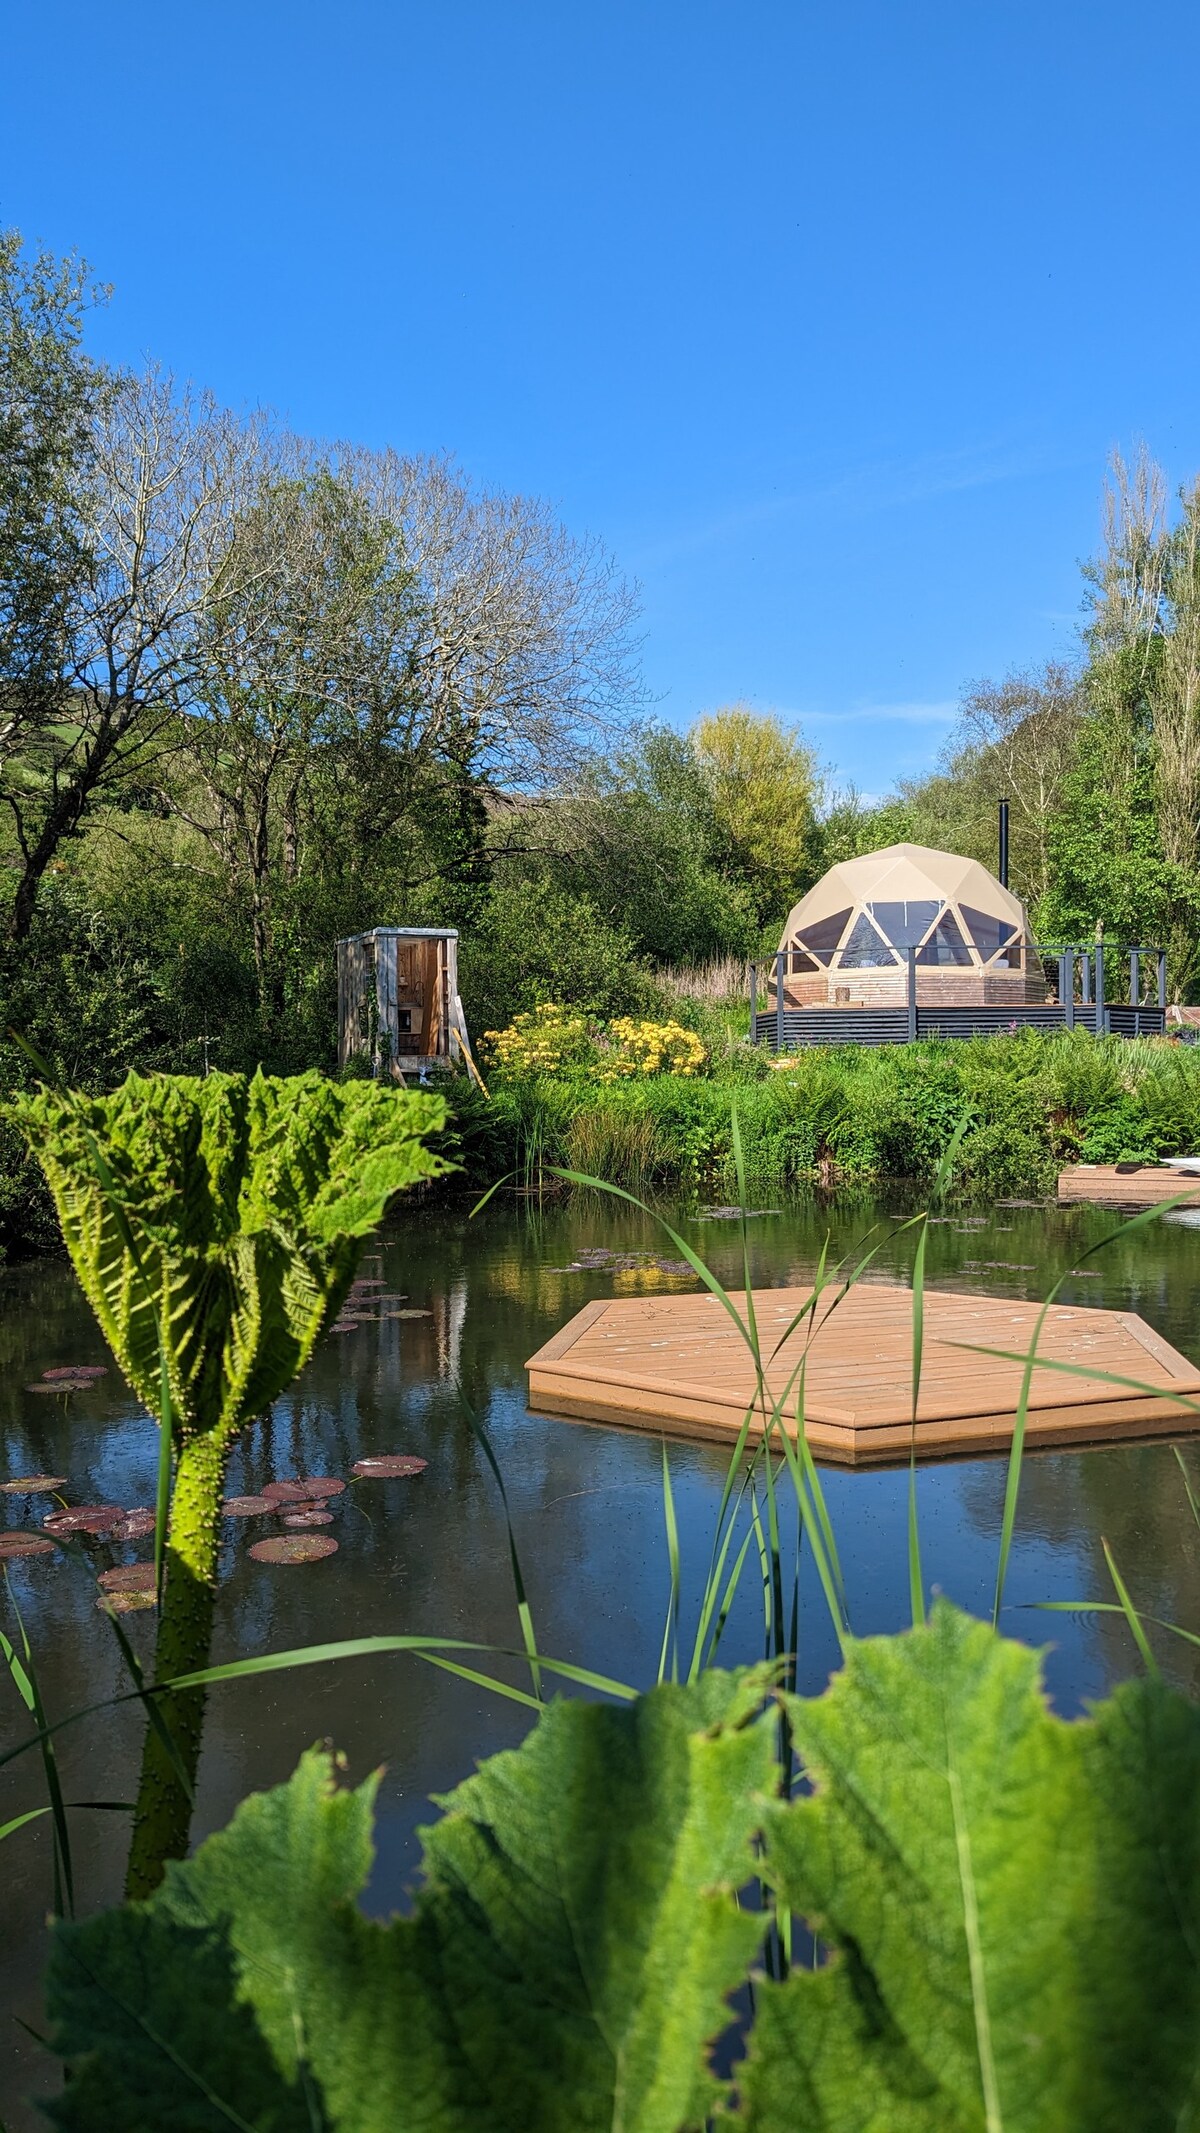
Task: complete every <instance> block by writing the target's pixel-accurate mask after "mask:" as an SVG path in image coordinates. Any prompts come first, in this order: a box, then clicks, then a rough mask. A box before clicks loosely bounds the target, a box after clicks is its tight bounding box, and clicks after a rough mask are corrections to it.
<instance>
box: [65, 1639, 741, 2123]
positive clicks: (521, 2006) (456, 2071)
mask: <svg viewBox="0 0 1200 2133" xmlns="http://www.w3.org/2000/svg"><path fill="white" fill-rule="evenodd" d="M763 1690H764V1680H763V1677H762V1676H761V1674H759V1673H750V1674H746V1675H742V1676H729V1675H718V1674H711V1675H709V1676H707V1677H706V1678H705V1679H704V1680H703V1681H702V1682H701V1683H700V1684H699V1685H698V1686H696V1687H694V1688H689V1689H679V1688H670V1687H668V1688H663V1689H659V1690H656V1691H655V1692H654V1693H653V1694H652V1695H649V1696H646V1697H643V1698H641V1699H640V1700H639V1701H638V1703H636V1704H635V1705H630V1706H625V1707H623V1708H621V1709H612V1708H609V1707H608V1706H605V1705H599V1704H584V1703H562V1704H557V1705H553V1706H551V1708H550V1709H549V1710H548V1711H547V1713H546V1714H545V1716H544V1717H543V1718H542V1719H541V1721H540V1722H539V1724H538V1726H537V1727H536V1729H535V1731H534V1732H533V1733H532V1734H531V1735H530V1737H529V1739H528V1740H527V1741H526V1742H525V1744H524V1746H523V1747H522V1748H520V1749H518V1750H515V1751H513V1752H511V1753H507V1754H503V1755H498V1756H496V1757H494V1758H492V1759H491V1760H490V1761H489V1762H488V1763H486V1764H484V1765H483V1767H482V1768H481V1769H480V1770H479V1771H478V1773H477V1774H476V1775H475V1776H474V1777H472V1778H470V1779H468V1780H467V1782H466V1783H465V1784H463V1785H462V1786H460V1787H459V1788H458V1790H457V1791H456V1792H454V1793H453V1794H451V1795H450V1797H449V1798H448V1799H447V1800H446V1801H445V1802H444V1803H443V1805H444V1809H445V1812H444V1815H443V1818H442V1820H441V1821H440V1822H438V1823H437V1824H436V1826H435V1827H434V1828H432V1829H431V1830H429V1831H427V1832H426V1848H425V1862H424V1865H425V1877H426V1878H425V1883H424V1886H423V1888H422V1890H421V1893H420V1896H419V1898H418V1901H417V1905H416V1910H415V1914H414V1916H413V1917H412V1918H411V1919H406V1920H397V1921H394V1922H393V1923H391V1924H390V1925H379V1924H376V1923H373V1922H372V1921H370V1920H368V1919H366V1918H364V1917H363V1916H362V1915H361V1914H360V1913H359V1912H358V1911H357V1909H356V1908H355V1907H354V1903H353V1897H354V1895H355V1893H356V1892H357V1891H358V1889H359V1888H360V1887H361V1886H362V1883H363V1881H364V1879H365V1877H366V1873H367V1870H368V1867H369V1863H370V1822H371V1813H372V1803H373V1795H374V1787H373V1786H372V1785H370V1784H368V1785H366V1786H364V1787H362V1788H361V1789H360V1790H359V1791H357V1792H353V1793H349V1792H341V1791H338V1790H337V1789H336V1788H335V1786H334V1783H333V1771H332V1767H331V1764H330V1762H329V1759H328V1758H327V1757H325V1756H323V1755H320V1754H316V1753H314V1754H311V1755H309V1756H307V1757H305V1759H304V1761H303V1762H302V1763H301V1765H300V1768H299V1770H298V1771H297V1773H296V1775H295V1777H294V1778H293V1779H292V1781H291V1783H290V1784H289V1785H287V1786H284V1787H282V1788H280V1789H279V1790H278V1791H276V1792H273V1793H268V1794H266V1795H264V1796H262V1797H259V1798H255V1799H251V1800H248V1801H247V1802H245V1803H244V1805H243V1806H242V1807H241V1808H240V1809H239V1811H238V1813H237V1815H236V1816H235V1818H234V1820H233V1822H232V1823H231V1824H230V1826H229V1828H228V1829H227V1830H225V1831H223V1832H222V1833H221V1834H220V1835H218V1836H215V1837H211V1838H209V1840H208V1842H207V1843H206V1844H204V1845H203V1846H202V1847H201V1848H200V1850H199V1852H198V1853H197V1855H196V1857H195V1858H194V1859H193V1860H191V1861H189V1862H188V1863H187V1864H185V1865H172V1866H170V1867H169V1868H168V1870H167V1878H166V1881H165V1883H164V1885H163V1887H162V1889H161V1890H160V1891H159V1892H158V1894H157V1895H156V1896H155V1897H154V1898H153V1899H152V1901H151V1902H150V1903H148V1904H146V1905H144V1906H138V1907H133V1908H131V1909H126V1910H125V1911H124V1912H118V1913H113V1914H110V1915H109V1916H107V1917H103V1918H99V1919H95V1920H92V1921H91V1922H89V1923H88V1924H86V1925H83V1926H73V1927H71V1928H69V1929H64V1930H63V1931H62V1932H56V1935H55V1949H54V1955H53V1961H52V1969H51V1983H50V2006H51V2013H52V2017H53V2019H54V2021H55V2023H56V2026H57V2032H58V2037H57V2041H58V2046H59V2049H60V2050H61V2051H63V2052H64V2053H65V2054H66V2055H67V2056H68V2057H70V2058H73V2059H74V2058H75V2057H76V2056H77V2055H79V2054H81V2053H82V2054H84V2055H86V2056H85V2059H84V2062H83V2064H82V2065H81V2066H80V2067H79V2070H78V2072H79V2078H77V2079H74V2080H72V2081H71V2082H70V2083H69V2084H68V2086H67V2088H66V2090H65V2092H64V2095H63V2098H62V2100H61V2101H60V2102H59V2103H58V2104H57V2105H56V2106H55V2107H54V2113H53V2115H54V2117H55V2120H56V2123H58V2124H59V2125H61V2126H63V2127H67V2128H70V2129H72V2133H100V2129H102V2128H103V2129H104V2133H110V2129H111V2128H113V2127H119V2128H124V2127H125V2126H126V2125H128V2126H130V2127H132V2126H135V2125H137V2126H141V2125H143V2124H144V2125H145V2126H147V2127H150V2126H153V2127H156V2128H157V2127H160V2126H165V2125H167V2124H171V2125H174V2124H175V2123H180V2124H186V2125H187V2126H188V2128H189V2133H191V2129H192V2128H193V2127H194V2128H195V2129H196V2133H209V2129H210V2128H212V2129H216V2128H218V2127H226V2126H228V2125H229V2124H230V2123H240V2122H241V2121H240V2119H232V2120H231V2119H230V2117H229V2116H228V2110H229V2108H230V2107H233V2108H236V2109H237V2110H239V2111H240V2112H242V2114H243V2116H249V2117H250V2119H251V2122H252V2123H253V2124H255V2125H256V2126H257V2125H259V2124H261V2125H263V2126H264V2127H267V2126H271V2127H273V2126H275V2125H278V2126H280V2127H287V2128H289V2133H290V2128H291V2126H292V2124H293V2119H292V2118H291V2117H289V2116H288V2115H287V2114H288V2112H289V2110H291V2109H292V2108H293V2105H294V2102H295V2099H296V2098H297V2097H298V2096H299V2095H300V2094H301V2091H302V2088H303V2087H304V2085H305V2083H307V2104H308V2107H309V2108H310V2109H311V2111H312V2113H313V2117H312V2121H311V2122H312V2124H314V2125H328V2126H331V2127H335V2128H337V2129H338V2133H406V2129H408V2128H413V2129H417V2128H420V2129H421V2133H467V2129H468V2128H469V2129H470V2133H493V2129H494V2133H560V2129H561V2133H568V2129H570V2133H591V2129H596V2133H599V2129H602V2128H603V2129H608V2133H615V2129H620V2133H663V2129H666V2128H671V2129H675V2128H679V2127H683V2126H694V2125H696V2124H698V2123H700V2122H701V2121H702V2119H703V2117H704V2115H705V2112H706V2110H707V2108H708V2106H709V2104H710V2102H711V2101H712V2100H713V2099H714V2097H716V2096H717V2095H718V2094H719V2093H720V2091H719V2085H718V2084H717V2083H716V2082H715V2081H714V2080H713V2079H712V2077H711V2076H710V2075H709V2074H708V2073H707V2072H706V2071H705V2045H706V2043H707V2042H708V2040H710V2039H712V2038H714V2037H715V2036H716V2035H717V2034H718V2033H719V2032H720V2030H721V2029H722V2028H723V2027H724V2026H725V2024H726V2022H727V2020H728V2019H729V2016H728V2009H727V2006H726V1995H727V1994H728V1993H729V1992H730V1991H731V1990H732V1989H733V1988H734V1987H736V1986H737V1985H738V1984H739V1982H740V1981H741V1980H742V1979H743V1978H744V1977H745V1975H746V1971H747V1966H748V1964H749V1962H750V1960H751V1958H752V1955H753V1952H754V1949H755V1947H756V1945H757V1943H758V1940H759V1938H760V1934H761V1925H762V1921H761V1918H756V1916H755V1915H754V1914H753V1913H752V1912H743V1911H741V1910H739V1908H738V1905H737V1903H736V1900H735V1894H734V1892H735V1891H736V1889H737V1888H738V1887H739V1885H741V1884H742V1883H744V1882H746V1881H748V1880H749V1879H750V1878H751V1876H752V1874H753V1872H754V1858H753V1854H752V1848H751V1840H752V1837H753V1833H754V1831H755V1828H756V1826H757V1824H758V1821H759V1819H760V1815H761V1797H760V1795H761V1792H762V1790H763V1789H764V1788H765V1787H767V1786H768V1785H769V1782H770V1778H771V1772H772V1735H773V1727H772V1724H771V1721H770V1719H769V1718H764V1717H763V1716H762V1715H761V1710H762V1698H763ZM163 1936H166V1938H164V1937H163ZM160 1952H161V1960H162V1963H163V1966H164V1969H163V1975H162V1977H161V1980H160V1979H159V1978H158V1976H157V1974H156V1964H157V1962H158V1960H159V1955H160ZM223 1952H224V1955H225V1958H226V1963H227V1967H226V1969H225V1971H224V1972H223V1973H221V1974H220V1977H219V1978H218V1968H219V1958H220V1957H221V1955H222V1953H223ZM115 1971H119V1974H120V1975H121V1976H122V1977H123V1978H136V1979H137V1980H138V1981H139V1988H140V1999H139V2005H138V2014H139V2018H140V2019H139V2022H138V2025H137V2027H136V2032H135V2029H134V2027H133V2025H132V2024H131V2019H130V2017H129V2015H128V2013H127V2012H126V2010H125V2009H124V2008H123V2007H122V2008H119V2009H113V2008H112V2007H111V2006H110V2001H109V1999H108V1997H106V1994H105V1990H104V1982H103V1981H105V1980H106V1979H107V1978H108V1977H110V1976H111V1975H112V1974H113V1973H114V1972H115ZM168 1973H169V1974H168ZM189 1976H190V1977H191V1978H192V1979H193V1980H194V1988H195V1993H196V1996H197V1999H198V2000H199V1999H202V1998H203V1997H204V1996H205V1995H206V1994H207V1995H212V1997H211V1999H210V2001H209V2007H208V2022H207V2025H205V2024H197V2023H195V2022H194V2021H193V2022H191V2023H190V2024H189V2026H188V2028H187V2032H186V2053H185V2052H184V2050H183V2047H182V2044H181V2043H180V2041H179V2040H178V2039H177V2038H174V2037H172V2044H173V2049H172V2051H171V2052H169V2053H168V2051H167V2050H166V2049H162V2050H161V2051H160V2052H159V2055H158V2059H157V2061H156V2060H155V2057H154V2052H153V2049H152V2047H151V2045H150V2043H149V2042H148V2038H149V2037H150V2035H151V2033H152V2032H153V2033H154V2034H156V2035H161V2034H165V2035H167V2036H171V2035H172V2032H171V2024H172V2020H173V2015H174V2011H175V2009H176V2007H177V2005H178V2000H179V1995H180V1993H181V1991H183V1990H186V1981H187V1979H188V1977H189ZM88 1980H96V1981H99V1982H96V1983H94V1984H89V1983H88V1982H87V1981H88ZM214 1985H215V1987H216V1989H215V1993H214ZM248 2015H252V2016H253V2039H252V2040H251V2041H253V2043H254V2044H255V2046H256V2047H260V2048H261V2049H262V2050H264V2051H266V2052H268V2053H269V2054H270V2055H271V2057H272V2059H273V2061H274V2064H275V2066H276V2068H277V2083H278V2087H277V2090H276V2091H273V2092H270V2094H269V2095H268V2096H266V2098H265V2099H264V2100H263V2101H262V2102H261V2104H260V2103H258V2102H256V2104H255V2109H256V2110H259V2111H260V2113H261V2115H260V2116H258V2117H255V2116H254V2113H253V2111H249V2112H248V2111H247V2110H246V2108H245V2105H244V2104H243V2102H242V2100H241V2099H242V2092H241V2090H240V2089H239V2086H238V2083H239V2081H240V2079H241V2075H240V2073H239V2067H240V2066H241V2065H242V2064H243V2063H244V2064H245V2065H246V2066H247V2067H248V2068H249V2069H250V2073H251V2074H253V2076H254V2079H255V2080H257V2079H258V2074H259V2072H260V2071H261V2062H260V2061H259V2060H257V2059H254V2058H253V2055H252V2053H251V2048H250V2042H249V2041H247V2039H246V2036H245V2033H244V2030H245V2022H246V2018H247V2016H248ZM227 2023H228V2024H229V2026H230V2035H231V2037H233V2038H234V2043H227V2041H226V2038H225V2036H224V2030H225V2025H226V2024H227ZM210 2038H211V2043H210V2041H209V2040H210ZM235 2044H236V2051H237V2053H238V2054H239V2055H240V2056H239V2057H238V2058H237V2060H236V2061H235V2059H234V2056H233V2055H234V2048H235ZM181 2057H186V2061H187V2066H188V2068H189V2069H190V2073H188V2074H187V2075H186V2077H185V2076H184V2075H181V2068H180V2063H179V2062H180V2059H181ZM183 2078H187V2079H190V2081H191V2083H192V2101H191V2105H190V2110H191V2115H190V2116H189V2117H187V2118H186V2119H184V2118H179V2119H176V2118H175V2117H174V2116H172V2112H173V2110H174V2109H175V2099H176V2098H177V2097H178V2095H179V2093H180V2082H181V2079H183ZM249 2078H250V2075H249V2074H248V2076H247V2079H248V2080H249ZM254 2093H255V2095H256V2097H262V2096H263V2091H262V2086H261V2082H260V2083H259V2086H258V2088H257V2089H256V2090H255V2091H254ZM134 2097H136V2098H137V2107H138V2108H139V2109H140V2110H141V2112H142V2116H141V2117H138V2116H137V2115H136V2112H135V2110H134V2105H133V2101H132V2099H133V2098H134ZM118 2104H119V2108H118V2107H117V2106H118ZM271 2112H274V2113H275V2115H274V2116H271V2115H270V2113H271ZM122 2113H124V2115H121V2114H122ZM223 2113H224V2114H225V2115H222V2114H223ZM206 2114H207V2115H206Z"/></svg>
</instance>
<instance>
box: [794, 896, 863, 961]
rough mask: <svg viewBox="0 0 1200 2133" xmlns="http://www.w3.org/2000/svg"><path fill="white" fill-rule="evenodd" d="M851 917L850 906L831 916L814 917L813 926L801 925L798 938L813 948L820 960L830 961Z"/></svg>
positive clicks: (803, 944)
mask: <svg viewBox="0 0 1200 2133" xmlns="http://www.w3.org/2000/svg"><path fill="white" fill-rule="evenodd" d="M849 918H850V906H849V905H847V906H846V909H845V910H844V911H835V912H833V914H832V916H831V917H829V918H818V919H814V921H813V923H812V925H811V926H801V927H800V928H799V929H798V931H797V933H796V939H797V941H798V942H799V943H800V944H801V946H802V947H805V948H808V949H810V950H811V952H812V954H813V955H815V956H816V957H817V958H818V960H819V961H820V962H822V963H828V961H829V959H830V957H831V956H832V955H833V953H834V950H835V949H836V947H837V944H838V942H839V941H840V940H841V937H842V935H843V933H844V932H845V930H846V926H847V923H848V921H849Z"/></svg>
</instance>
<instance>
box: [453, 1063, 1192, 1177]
mask: <svg viewBox="0 0 1200 2133" xmlns="http://www.w3.org/2000/svg"><path fill="white" fill-rule="evenodd" d="M735 1105H736V1108H737V1115H738V1121H739V1126H740V1131H741V1137H742V1145H743V1150H744V1155H745V1162H746V1168H747V1174H748V1176H749V1177H750V1179H751V1180H752V1182H753V1183H754V1186H755V1188H756V1190H770V1189H776V1190H778V1189H780V1188H783V1187H786V1186H788V1185H790V1184H796V1183H802V1182H805V1181H810V1180H813V1179H815V1178H820V1179H821V1180H822V1182H824V1183H826V1184H829V1183H832V1182H841V1183H843V1184H850V1183H854V1182H859V1183H862V1184H870V1183H872V1182H874V1181H876V1180H878V1179H880V1178H897V1179H910V1180H912V1181H913V1182H914V1183H917V1184H922V1183H927V1182H928V1181H929V1180H930V1179H931V1178H932V1176H933V1175H934V1172H935V1171H936V1169H937V1165H938V1163H939V1161H940V1160H941V1157H942V1155H943V1154H944V1152H945V1150H946V1148H947V1146H948V1145H949V1142H950V1138H951V1135H952V1134H953V1132H954V1129H955V1127H956V1126H957V1124H958V1122H959V1120H960V1119H962V1118H964V1117H965V1118H966V1121H967V1128H966V1133H965V1137H964V1139H963V1142H962V1146H961V1148H960V1151H959V1154H958V1158H957V1160H956V1164H955V1180H956V1186H957V1189H958V1190H959V1191H961V1192H964V1193H969V1194H978V1195H980V1196H986V1195H989V1194H990V1195H996V1194H1001V1193H1007V1192H1028V1191H1042V1190H1045V1189H1046V1188H1047V1187H1048V1186H1050V1185H1051V1184H1052V1181H1053V1178H1054V1174H1055V1171H1056V1169H1057V1168H1058V1167H1059V1166H1061V1164H1062V1163H1063V1162H1065V1161H1075V1160H1078V1159H1080V1158H1082V1159H1083V1160H1085V1161H1089V1162H1124V1161H1141V1160H1147V1161H1153V1160H1156V1159H1157V1157H1158V1156H1159V1155H1170V1154H1185V1153H1188V1152H1190V1151H1191V1150H1192V1149H1194V1148H1195V1147H1196V1146H1197V1145H1198V1144H1200V1055H1198V1054H1197V1053H1196V1052H1195V1051H1193V1050H1192V1049H1191V1048H1189V1047H1184V1046H1176V1045H1171V1044H1163V1043H1161V1042H1157V1041H1153V1040H1151V1041H1146V1042H1129V1041H1127V1040H1125V1039H1121V1038H1111V1039H1107V1040H1105V1041H1104V1042H1102V1043H1097V1042H1096V1040H1095V1039H1094V1038H1093V1037H1091V1036H1089V1035H1088V1034H1087V1033H1086V1032H1085V1031H1082V1030H1081V1031H1078V1032H1076V1033H1075V1034H1074V1035H1066V1034H1059V1035H1053V1036H1042V1035H1039V1034H1037V1033H1035V1032H1032V1031H1026V1032H1025V1033H1023V1034H1021V1035H1019V1036H1016V1037H1011V1036H998V1037H980V1038H975V1039H972V1040H969V1041H955V1042H953V1043H944V1044H934V1043H928V1044H918V1045H904V1046H901V1045H896V1046H880V1047H879V1048H878V1049H874V1050H872V1049H861V1050H859V1049H856V1048H854V1047H851V1046H845V1047H839V1048H837V1049H829V1050H825V1049H821V1050H817V1049H814V1050H812V1051H801V1052H798V1053H796V1054H795V1055H793V1056H792V1057H791V1058H789V1060H788V1062H787V1064H786V1065H784V1066H780V1067H773V1066H772V1065H771V1064H770V1063H769V1059H768V1057H767V1055H766V1054H765V1053H763V1052H762V1051H756V1050H754V1049H753V1048H752V1047H750V1046H748V1045H730V1046H727V1048H726V1049H725V1051H724V1052H722V1051H720V1050H717V1051H716V1052H715V1053H714V1056H713V1058H712V1060H711V1061H710V1064H709V1069H708V1071H707V1073H703V1074H699V1075H697V1076H696V1077H694V1078H688V1077H683V1076H679V1075H662V1076H659V1075H654V1076H646V1077H641V1078H638V1077H634V1078H633V1079H631V1080H630V1081H628V1082H617V1083H610V1084H607V1085H606V1084H605V1083H604V1082H603V1081H601V1080H598V1078H597V1076H596V1074H595V1073H594V1072H583V1071H576V1072H571V1071H568V1072H566V1073H563V1074H536V1073H534V1074H529V1075H520V1074H514V1075H512V1076H509V1077H501V1078H498V1079H497V1081H496V1084H495V1087H494V1089H493V1097H492V1102H491V1104H490V1105H486V1106H485V1105H483V1104H482V1103H480V1102H479V1101H477V1099H476V1098H475V1097H474V1096H473V1095H471V1094H469V1093H467V1092H465V1091H464V1092H462V1093H461V1094H460V1095H459V1096H458V1097H457V1098H456V1100H455V1122H456V1130H457V1132H458V1134H459V1135H460V1136H461V1148H462V1159H463V1161H464V1163H465V1165H466V1167H467V1169H468V1171H469V1173H470V1174H471V1175H472V1176H476V1177H495V1176H496V1175H497V1174H498V1173H500V1172H502V1171H504V1170H510V1169H513V1168H519V1167H521V1163H522V1151H523V1150H525V1149H528V1148H529V1147H530V1146H532V1145H536V1147H537V1149H538V1151H539V1160H540V1161H541V1162H543V1163H545V1164H552V1163H555V1162H559V1163H565V1164H566V1165H567V1166H568V1167H569V1168H572V1169H580V1170H587V1171H589V1172H590V1173H591V1174H592V1175H594V1176H600V1177H603V1178H606V1179H609V1180H610V1181H611V1182H613V1183H617V1184H622V1185H627V1186H637V1187H638V1188H639V1189H640V1188H642V1187H646V1186H653V1187H656V1188H660V1189H667V1190H675V1191H678V1190H681V1189H682V1190H683V1191H691V1190H693V1189H698V1190H699V1189H702V1190H704V1191H707V1190H708V1189H709V1188H710V1187H712V1188H714V1189H717V1190H719V1191H721V1192H722V1193H724V1194H726V1195H728V1193H729V1192H731V1191H732V1190H733V1188H734V1183H735V1179H734V1165H733V1154H732V1139H731V1126H732V1118H733V1111H734V1107H735Z"/></svg>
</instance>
